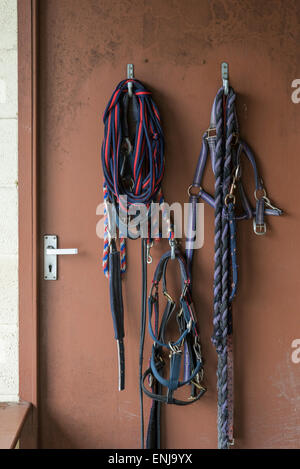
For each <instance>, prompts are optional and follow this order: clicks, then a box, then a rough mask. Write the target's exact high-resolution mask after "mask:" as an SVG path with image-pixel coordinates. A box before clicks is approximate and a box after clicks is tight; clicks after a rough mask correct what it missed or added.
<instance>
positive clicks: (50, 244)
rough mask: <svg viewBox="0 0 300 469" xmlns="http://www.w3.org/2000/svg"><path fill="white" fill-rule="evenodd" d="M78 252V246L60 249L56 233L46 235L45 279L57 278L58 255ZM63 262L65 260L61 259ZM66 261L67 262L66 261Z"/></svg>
mask: <svg viewBox="0 0 300 469" xmlns="http://www.w3.org/2000/svg"><path fill="white" fill-rule="evenodd" d="M74 254H78V249H77V248H71V249H59V248H58V247H57V236H56V235H45V236H44V279H45V280H57V256H62V255H74ZM61 262H63V261H61ZM64 262H67V260H66V261H64Z"/></svg>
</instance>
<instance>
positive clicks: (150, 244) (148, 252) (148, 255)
mask: <svg viewBox="0 0 300 469" xmlns="http://www.w3.org/2000/svg"><path fill="white" fill-rule="evenodd" d="M152 247H153V241H152V242H151V243H147V256H146V257H147V264H151V263H152V256H151V255H150V249H151V248H152Z"/></svg>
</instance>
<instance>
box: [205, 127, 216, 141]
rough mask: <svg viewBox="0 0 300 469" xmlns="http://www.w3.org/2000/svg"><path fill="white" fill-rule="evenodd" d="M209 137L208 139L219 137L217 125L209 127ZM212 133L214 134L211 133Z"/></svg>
mask: <svg viewBox="0 0 300 469" xmlns="http://www.w3.org/2000/svg"><path fill="white" fill-rule="evenodd" d="M206 132H207V137H206V140H209V139H210V138H216V137H217V129H216V127H210V128H209V129H207V131H206ZM211 134H212V135H211Z"/></svg>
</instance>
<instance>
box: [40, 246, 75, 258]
mask: <svg viewBox="0 0 300 469" xmlns="http://www.w3.org/2000/svg"><path fill="white" fill-rule="evenodd" d="M46 254H47V255H48V256H61V255H66V254H67V255H70V254H78V249H77V248H71V249H54V248H52V247H49V246H48V247H47V249H46Z"/></svg>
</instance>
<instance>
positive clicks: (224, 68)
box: [221, 62, 229, 96]
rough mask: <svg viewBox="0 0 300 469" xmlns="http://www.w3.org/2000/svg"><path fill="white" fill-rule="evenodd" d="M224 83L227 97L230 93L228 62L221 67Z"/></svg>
mask: <svg viewBox="0 0 300 469" xmlns="http://www.w3.org/2000/svg"><path fill="white" fill-rule="evenodd" d="M221 73H222V81H223V88H224V94H225V96H228V93H229V67H228V63H227V62H222V65H221Z"/></svg>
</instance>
